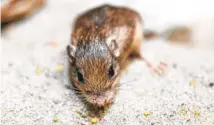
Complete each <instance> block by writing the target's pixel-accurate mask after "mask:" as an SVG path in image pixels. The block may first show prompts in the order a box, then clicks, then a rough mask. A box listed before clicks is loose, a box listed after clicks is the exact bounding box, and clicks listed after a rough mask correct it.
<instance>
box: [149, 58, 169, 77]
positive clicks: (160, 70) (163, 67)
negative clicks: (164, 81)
mask: <svg viewBox="0 0 214 125" xmlns="http://www.w3.org/2000/svg"><path fill="white" fill-rule="evenodd" d="M146 64H147V66H148V67H149V68H150V69H151V70H152V72H153V73H154V74H157V75H158V76H163V75H165V74H166V71H167V67H168V64H167V63H165V62H162V61H161V62H160V63H159V64H158V66H157V67H154V66H153V65H152V64H151V62H149V61H146Z"/></svg>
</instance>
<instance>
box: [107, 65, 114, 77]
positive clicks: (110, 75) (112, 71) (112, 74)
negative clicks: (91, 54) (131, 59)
mask: <svg viewBox="0 0 214 125" xmlns="http://www.w3.org/2000/svg"><path fill="white" fill-rule="evenodd" d="M114 74H115V73H114V67H113V65H111V66H110V68H109V71H108V76H109V78H112V77H113V76H114Z"/></svg>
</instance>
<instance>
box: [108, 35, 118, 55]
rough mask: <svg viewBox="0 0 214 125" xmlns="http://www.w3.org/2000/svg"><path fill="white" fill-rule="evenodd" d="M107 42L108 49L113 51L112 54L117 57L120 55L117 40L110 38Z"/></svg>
mask: <svg viewBox="0 0 214 125" xmlns="http://www.w3.org/2000/svg"><path fill="white" fill-rule="evenodd" d="M107 44H108V46H109V48H110V50H111V51H113V54H114V56H115V57H118V56H119V55H120V51H119V47H118V43H117V41H116V40H115V39H112V40H110V41H108V43H107Z"/></svg>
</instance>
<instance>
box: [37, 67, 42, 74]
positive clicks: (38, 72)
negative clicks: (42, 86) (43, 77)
mask: <svg viewBox="0 0 214 125" xmlns="http://www.w3.org/2000/svg"><path fill="white" fill-rule="evenodd" d="M41 72H42V69H41V67H40V66H37V67H36V74H37V75H39V74H40V73H41Z"/></svg>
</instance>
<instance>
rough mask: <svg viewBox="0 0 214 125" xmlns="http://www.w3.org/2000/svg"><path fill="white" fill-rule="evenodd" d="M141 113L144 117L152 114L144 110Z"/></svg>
mask: <svg viewBox="0 0 214 125" xmlns="http://www.w3.org/2000/svg"><path fill="white" fill-rule="evenodd" d="M143 115H144V116H145V117H148V116H150V115H152V112H150V111H145V112H144V113H143Z"/></svg>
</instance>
